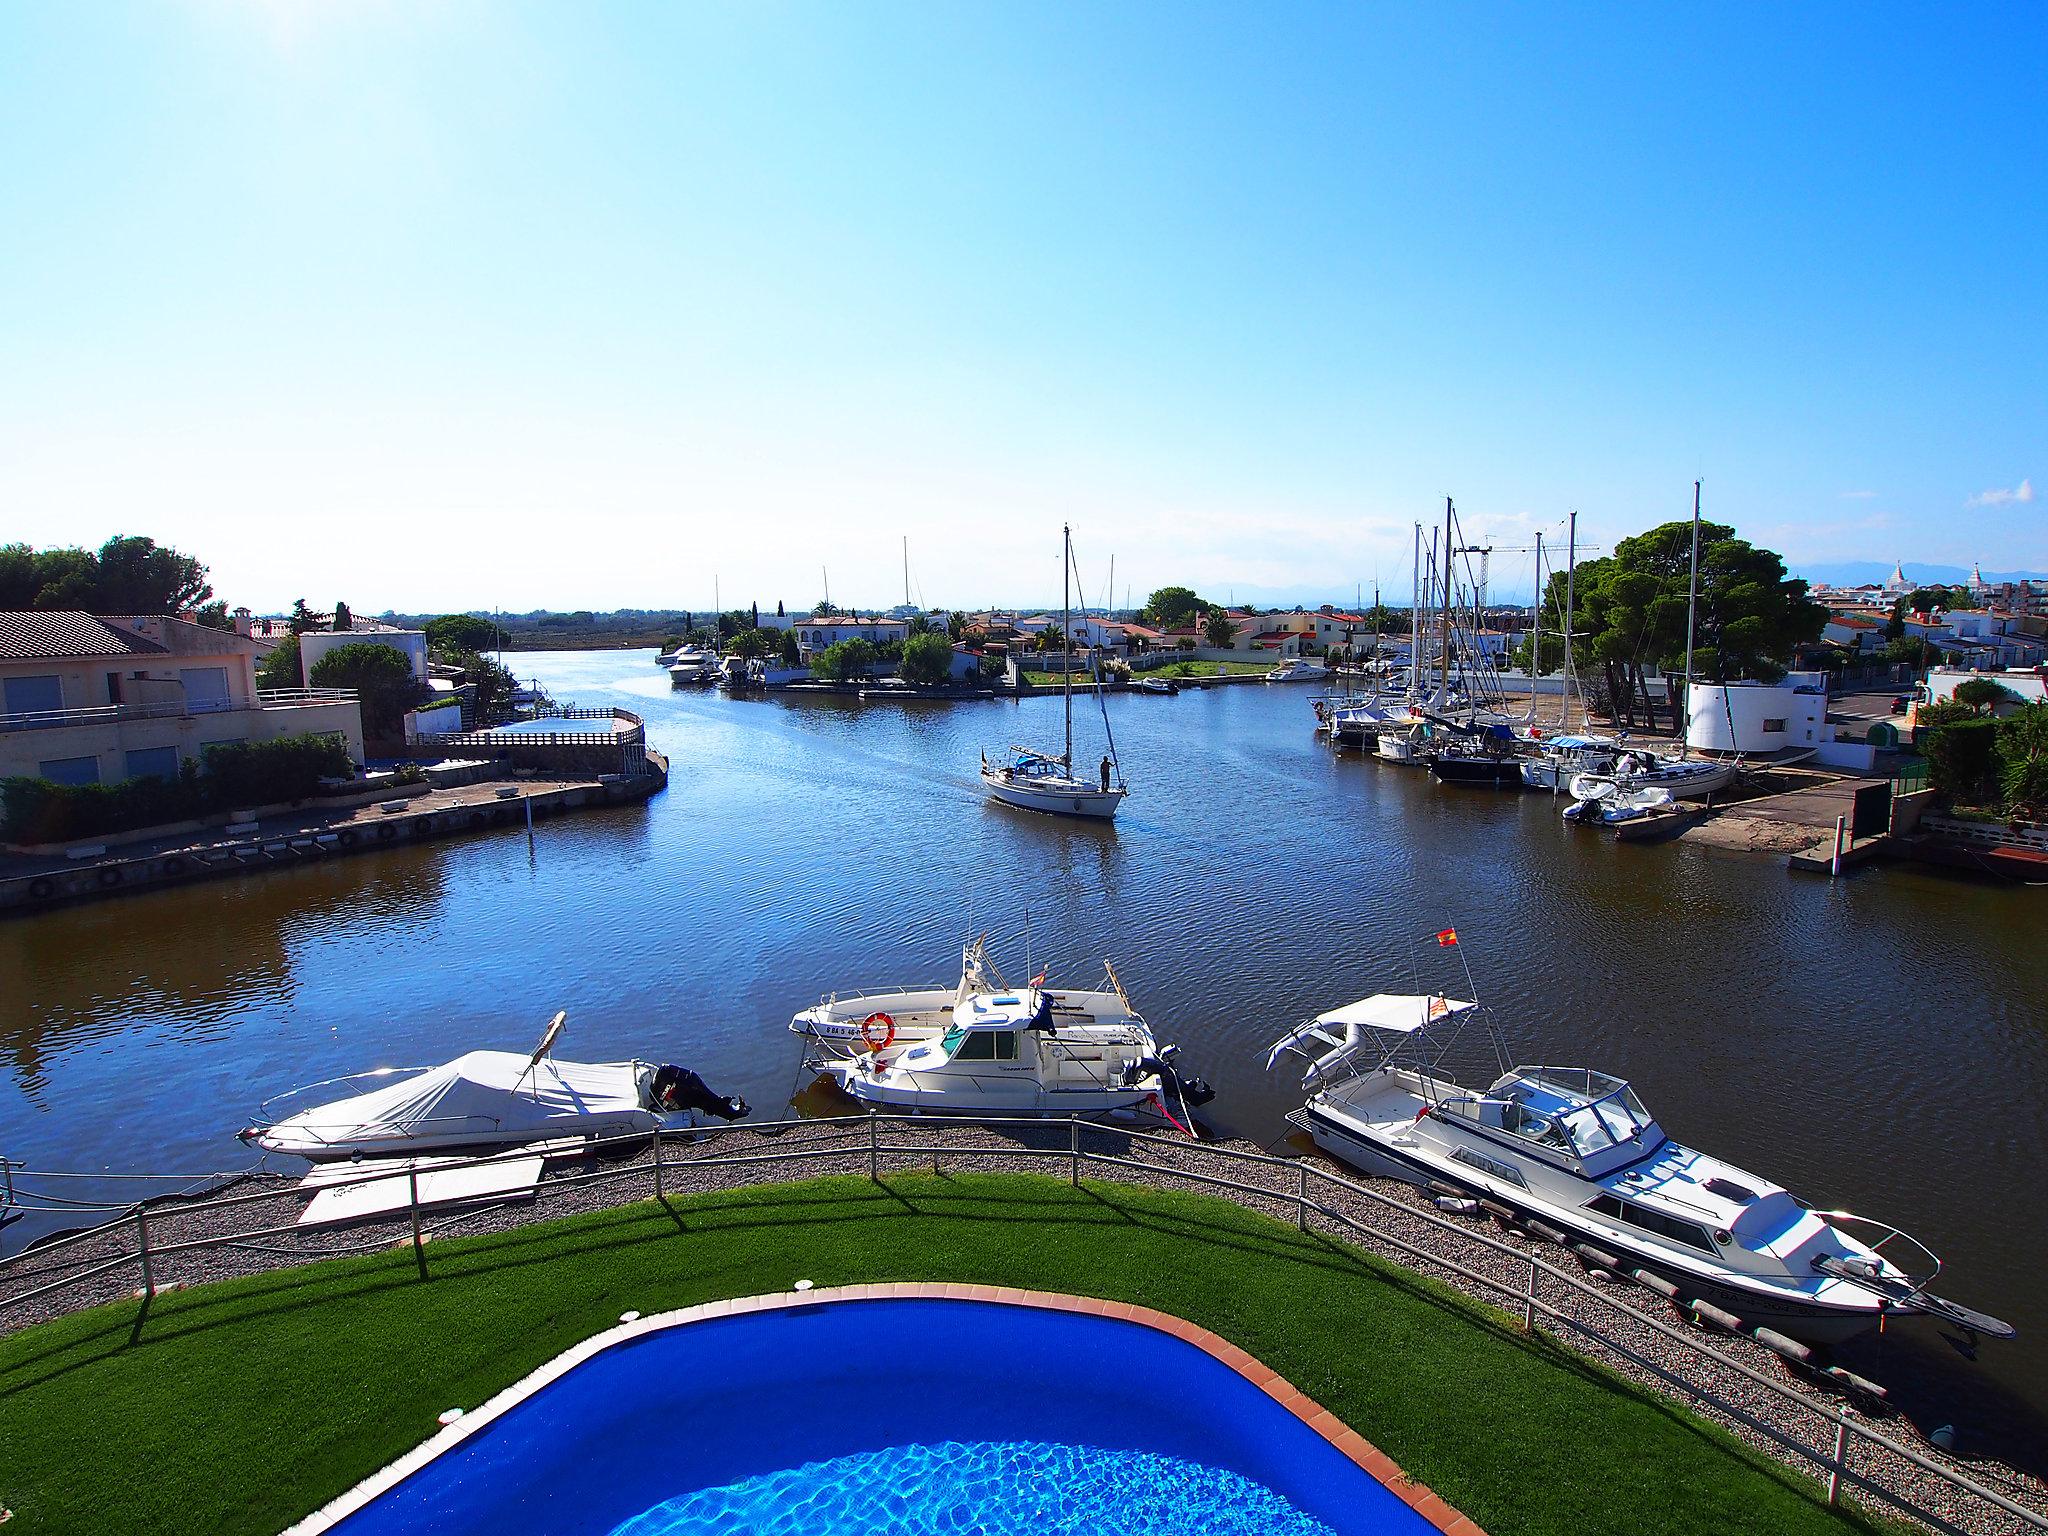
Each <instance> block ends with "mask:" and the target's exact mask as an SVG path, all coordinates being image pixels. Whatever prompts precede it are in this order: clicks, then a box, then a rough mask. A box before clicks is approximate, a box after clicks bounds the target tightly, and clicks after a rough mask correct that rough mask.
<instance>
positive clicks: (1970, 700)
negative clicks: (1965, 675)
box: [1955, 677, 2019, 715]
mask: <svg viewBox="0 0 2048 1536" xmlns="http://www.w3.org/2000/svg"><path fill="white" fill-rule="evenodd" d="M1955 700H1956V702H1957V703H1958V704H1967V705H1969V707H1970V713H1971V714H1973V715H1988V714H1992V713H1994V712H1996V710H1997V708H1998V706H1999V705H2001V704H2004V703H2006V702H2007V701H2012V702H2015V703H2016V702H2018V700H2019V695H2018V694H2016V693H2014V692H2013V691H2012V690H2011V689H2010V688H2008V687H2006V686H2005V684H2003V683H2000V682H1996V681H1994V680H1993V679H1991V678H1988V677H1973V678H1970V679H1968V680H1967V681H1964V682H1961V683H1958V684H1956V691H1955Z"/></svg>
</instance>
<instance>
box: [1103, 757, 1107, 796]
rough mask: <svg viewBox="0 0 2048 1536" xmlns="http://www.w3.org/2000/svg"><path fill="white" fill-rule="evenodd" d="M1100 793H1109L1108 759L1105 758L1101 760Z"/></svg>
mask: <svg viewBox="0 0 2048 1536" xmlns="http://www.w3.org/2000/svg"><path fill="white" fill-rule="evenodd" d="M1102 792H1103V793H1104V794H1105V795H1106V794H1108V793H1109V759H1108V758H1107V757H1105V758H1103V760H1102Z"/></svg>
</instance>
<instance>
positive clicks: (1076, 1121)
mask: <svg viewBox="0 0 2048 1536" xmlns="http://www.w3.org/2000/svg"><path fill="white" fill-rule="evenodd" d="M1067 1182H1068V1183H1069V1184H1071V1185H1073V1186H1074V1188H1076V1189H1079V1188H1080V1187H1081V1117H1080V1116H1079V1115H1069V1116H1067Z"/></svg>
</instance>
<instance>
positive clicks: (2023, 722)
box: [1991, 704, 2048, 820]
mask: <svg viewBox="0 0 2048 1536" xmlns="http://www.w3.org/2000/svg"><path fill="white" fill-rule="evenodd" d="M1991 755H1992V761H1993V766H1994V767H1995V768H1996V770H1997V773H1998V788H1999V790H2000V792H2001V793H2002V794H2003V795H2004V797H2005V808H2006V810H2007V811H2009V812H2011V813H2012V814H2013V815H2015V816H2024V817H2028V818H2030V819H2034V820H2038V819H2039V818H2040V817H2041V815H2042V814H2043V812H2044V811H2048V704H2030V705H2028V706H2027V707H2026V708H2025V709H2023V710H2021V711H2020V712H2019V713H2018V714H2015V715H2008V716H2007V717H2006V718H2005V719H2003V720H2001V721H1999V722H1998V734H1997V737H1996V739H1995V740H1994V742H1993V743H1992V749H1991Z"/></svg>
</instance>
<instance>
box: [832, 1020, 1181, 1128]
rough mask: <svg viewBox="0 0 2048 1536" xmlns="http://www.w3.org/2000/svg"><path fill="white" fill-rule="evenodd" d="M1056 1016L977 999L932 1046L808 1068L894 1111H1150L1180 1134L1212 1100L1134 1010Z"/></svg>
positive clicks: (906, 1044)
mask: <svg viewBox="0 0 2048 1536" xmlns="http://www.w3.org/2000/svg"><path fill="white" fill-rule="evenodd" d="M1123 1012H1124V1016H1123V1017H1122V1018H1118V1019H1114V1020H1091V1021H1082V1020H1078V1019H1075V1018H1072V1017H1071V1016H1069V1017H1062V1016H1061V1015H1060V1014H1059V1013H1057V1012H1055V1010H1054V1008H1053V997H1052V994H1050V993H1047V992H1042V991H1040V990H1039V989H1038V988H1037V987H1020V988H1018V989H1017V990H1016V991H1013V992H997V993H982V992H977V993H974V994H973V995H971V996H969V997H966V998H964V999H962V1000H961V1001H960V1002H959V1003H957V1004H955V1005H954V1007H953V1009H952V1013H951V1019H950V1022H949V1024H948V1027H947V1028H946V1030H945V1032H944V1033H943V1034H941V1035H939V1036H938V1037H937V1038H936V1039H931V1038H926V1039H923V1040H917V1041H909V1040H903V1039H898V1040H896V1041H894V1042H889V1043H883V1044H880V1045H878V1046H876V1047H874V1048H871V1049H869V1050H866V1051H863V1052H861V1053H859V1054H857V1055H853V1056H846V1055H841V1054H839V1053H837V1052H835V1051H832V1050H829V1049H824V1050H815V1051H813V1052H812V1053H811V1054H810V1055H808V1056H807V1057H806V1060H805V1065H807V1066H809V1067H810V1068H812V1069H813V1070H814V1071H816V1072H818V1073H819V1074H820V1075H822V1076H824V1077H828V1078H830V1079H832V1080H833V1081H834V1082H835V1083H837V1085H838V1086H839V1087H840V1088H841V1089H843V1090H844V1091H845V1092H846V1093H848V1094H849V1095H851V1096H852V1097H853V1098H855V1099H857V1100H859V1101H860V1102H861V1103H862V1104H866V1105H869V1106H871V1107H873V1108H875V1109H881V1110H890V1111H896V1112H900V1113H954V1114H1024V1115H1041V1114H1043V1115H1068V1114H1096V1113H1102V1112H1107V1111H1118V1110H1135V1109H1139V1108H1142V1107H1148V1106H1149V1107H1152V1108H1156V1109H1157V1110H1159V1112H1160V1113H1161V1114H1163V1115H1164V1116H1166V1117H1167V1118H1169V1119H1171V1120H1172V1121H1173V1122H1174V1123H1175V1124H1177V1125H1180V1126H1182V1127H1183V1128H1186V1127H1187V1126H1188V1125H1189V1124H1190V1121H1189V1119H1188V1112H1189V1111H1190V1110H1191V1109H1193V1108H1195V1107H1197V1106H1199V1105H1201V1104H1204V1103H1206V1102H1208V1100H1209V1099H1210V1098H1212V1097H1214V1094H1213V1092H1212V1091H1211V1090H1210V1089H1209V1087H1208V1086H1207V1085H1206V1084H1205V1083H1202V1082H1201V1081H1200V1080H1199V1079H1195V1078H1183V1077H1182V1076H1181V1075H1180V1074H1179V1073H1178V1072H1177V1071H1176V1070H1175V1069H1174V1067H1173V1055H1174V1052H1173V1049H1172V1048H1171V1047H1169V1048H1167V1049H1165V1050H1162V1049H1161V1048H1160V1046H1159V1043H1158V1042H1157V1041H1156V1040H1155V1039H1154V1038H1153V1035H1152V1030H1151V1028H1150V1026H1148V1025H1147V1024H1146V1023H1145V1021H1144V1020H1143V1019H1141V1018H1139V1017H1138V1016H1137V1014H1136V1012H1135V1011H1133V1010H1130V1009H1128V1008H1126V1009H1125V1010H1124V1011H1123Z"/></svg>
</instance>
